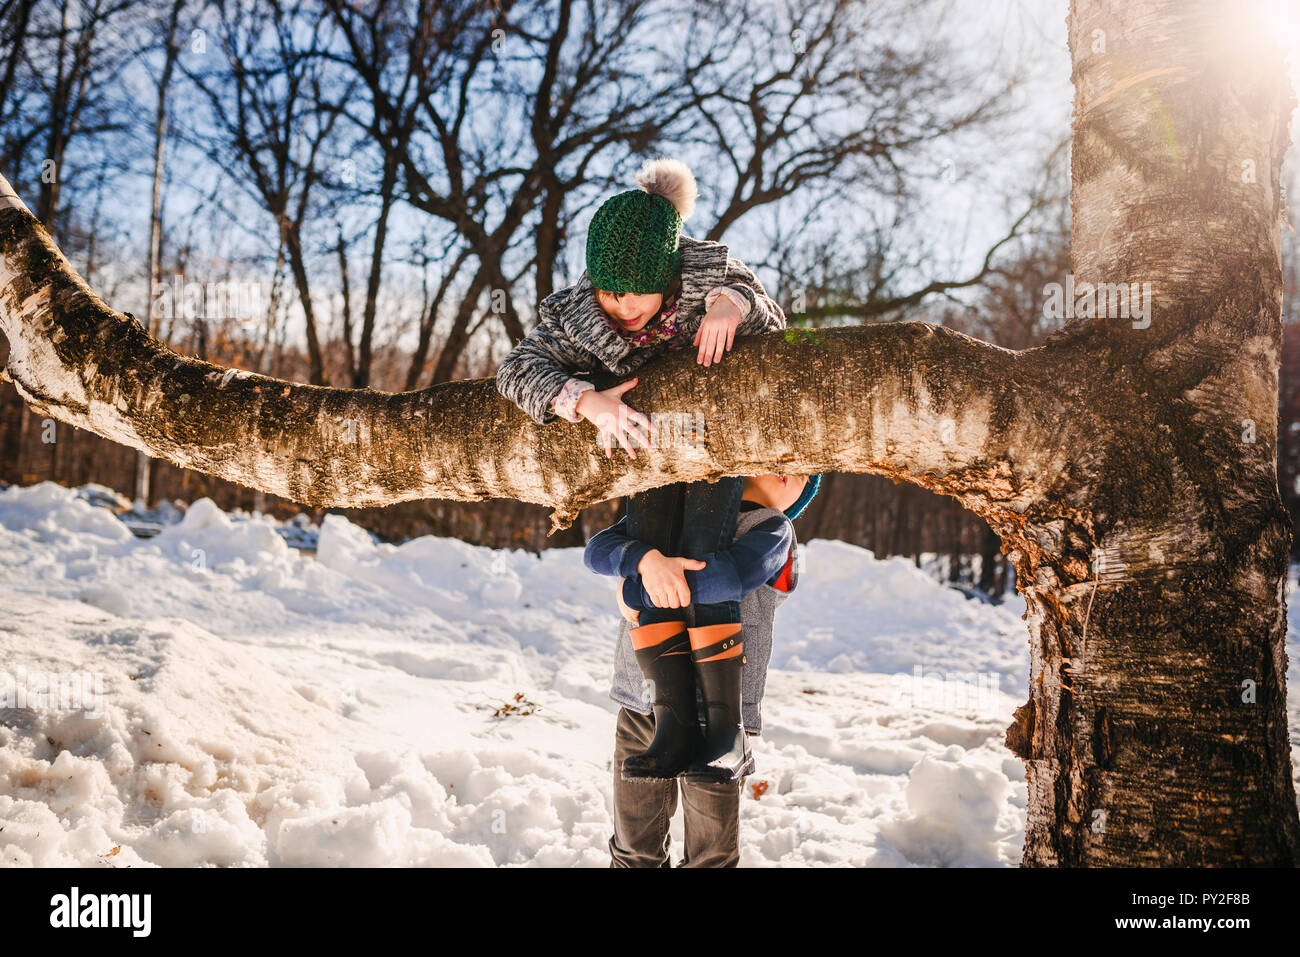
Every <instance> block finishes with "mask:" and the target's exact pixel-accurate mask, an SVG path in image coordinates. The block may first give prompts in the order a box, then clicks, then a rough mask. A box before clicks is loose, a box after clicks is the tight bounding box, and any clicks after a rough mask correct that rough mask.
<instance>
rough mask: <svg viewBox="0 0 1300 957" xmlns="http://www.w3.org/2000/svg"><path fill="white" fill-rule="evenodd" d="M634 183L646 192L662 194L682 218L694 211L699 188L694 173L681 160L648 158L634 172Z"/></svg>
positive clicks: (686, 217)
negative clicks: (637, 170)
mask: <svg viewBox="0 0 1300 957" xmlns="http://www.w3.org/2000/svg"><path fill="white" fill-rule="evenodd" d="M636 184H637V185H638V186H640V187H641V188H642V189H643V190H645V191H646V192H647V193H651V194H653V195H655V196H662V197H663V198H664V199H666V200H668V202H670V203H672V204H673V206H674V207H675V208H676V209H677V212H678V213H680V214H681V217H682V219H690V217H691V213H693V212H695V200H696V199H698V198H699V195H700V190H699V187H698V186H696V185H695V174H694V173H692V172H691V169H690V167H689V166H687V165H686V164H685V163H683V162H682V161H681V160H675V159H657V160H650V161H649V162H647V163H646V164H645V165H644V166H642V167H641V172H639V173H637V174H636Z"/></svg>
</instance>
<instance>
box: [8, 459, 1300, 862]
mask: <svg viewBox="0 0 1300 957" xmlns="http://www.w3.org/2000/svg"><path fill="white" fill-rule="evenodd" d="M90 498H91V499H93V498H94V496H90ZM291 537H292V536H291ZM0 608H3V615H2V616H0V863H3V864H5V865H10V866H21V865H32V864H35V865H75V864H81V865H91V866H128V865H129V866H148V865H163V866H175V865H201V864H208V865H214V864H215V865H268V864H270V865H387V864H397V865H427V864H433V865H483V866H492V865H520V864H534V865H588V866H606V865H607V864H608V860H609V858H608V851H607V846H606V841H607V840H608V837H609V834H610V784H611V774H612V771H611V762H610V757H611V752H612V746H613V728H614V716H615V712H616V707H615V705H614V704H613V703H612V702H611V701H610V700H609V698H608V696H607V695H608V686H609V676H610V670H611V659H612V651H613V642H614V635H615V634H616V625H617V619H616V617H615V616H616V612H615V610H614V604H613V585H612V583H611V582H609V581H602V580H599V579H596V578H593V576H591V575H590V574H589V573H588V572H587V571H586V570H585V569H584V568H583V566H582V560H581V554H580V552H579V550H576V549H554V550H550V551H547V552H546V553H544V554H543V555H542V557H540V558H538V557H537V556H534V555H530V554H527V553H524V552H500V551H493V550H491V549H487V548H477V547H473V546H470V545H466V544H464V543H461V542H458V541H455V540H452V539H440V538H419V539H415V540H412V541H410V542H407V543H406V544H403V545H400V546H392V545H384V544H377V543H375V542H374V541H373V539H372V537H371V536H370V535H369V534H368V533H367V532H365V531H363V530H362V529H360V528H359V527H357V526H355V525H352V524H350V523H349V522H347V521H346V520H345V519H342V518H340V517H337V516H329V517H328V518H327V519H326V520H325V522H324V523H323V525H322V527H321V529H320V534H319V539H318V541H317V552H316V555H315V557H314V558H312V557H309V556H306V555H304V554H301V553H300V552H298V551H295V550H294V549H292V548H290V547H289V545H288V544H286V541H285V537H284V535H283V528H282V527H281V526H277V525H276V523H274V522H273V521H271V520H270V519H260V518H259V519H248V518H235V517H232V516H230V515H227V514H225V513H223V512H222V511H220V510H219V509H218V508H216V507H215V506H214V505H213V504H212V503H211V502H208V501H200V502H196V503H194V504H193V505H192V506H191V507H190V508H189V509H188V511H187V512H186V513H185V515H184V518H183V519H181V520H180V521H179V522H176V523H174V524H166V525H165V526H163V527H162V530H161V532H160V533H159V534H157V536H156V537H153V538H150V539H147V540H142V539H138V538H136V537H134V536H132V535H131V533H130V532H129V530H128V529H127V526H126V525H125V524H123V522H122V521H120V520H119V519H118V518H117V517H116V516H115V515H114V514H113V513H112V512H111V511H109V510H106V509H104V508H99V507H95V506H93V505H92V504H90V502H89V501H87V500H86V498H85V497H78V496H77V494H76V493H75V492H73V491H69V490H67V489H63V488H60V487H58V486H54V485H49V484H45V485H39V486H33V487H30V488H11V489H8V490H6V491H4V492H0ZM1022 610H1023V606H1022V605H1021V604H1020V603H1019V601H1018V600H1016V601H1014V602H1009V603H1008V604H1007V605H1004V606H1001V607H997V606H991V605H987V604H982V603H980V602H978V601H975V600H969V599H966V598H964V597H963V596H962V595H961V594H959V593H958V592H956V591H953V590H951V589H947V588H944V587H942V586H940V585H938V584H936V583H935V582H934V581H933V580H932V579H930V578H928V577H927V576H926V575H924V574H923V573H922V572H920V571H918V570H917V569H916V568H915V567H914V566H912V565H911V563H909V562H907V561H905V560H902V559H895V560H890V561H877V560H876V559H874V558H873V557H872V555H871V554H870V553H869V552H867V551H864V550H862V549H860V548H855V547H853V546H849V545H844V544H841V543H837V542H827V541H814V542H812V543H810V544H809V545H808V546H807V547H806V552H805V555H804V578H803V581H802V583H801V586H800V588H799V589H798V590H797V592H796V593H795V594H794V596H793V597H792V598H791V599H790V601H789V602H787V603H786V605H785V607H784V608H783V609H782V610H781V612H780V614H779V616H778V620H777V630H776V648H775V652H774V657H773V671H772V673H771V675H770V678H769V684H768V697H767V699H766V701H765V703H764V719H765V733H764V735H763V737H762V738H761V739H760V740H759V741H758V742H757V748H756V756H757V761H758V774H757V775H756V776H755V777H754V778H751V779H750V782H749V784H750V786H749V787H747V788H746V793H745V798H744V802H743V804H742V824H741V837H742V856H741V863H742V865H746V866H761V865H777V864H780V865H795V864H831V865H869V866H907V865H996V864H1012V863H1015V862H1016V861H1018V859H1019V854H1020V845H1021V840H1022V833H1023V828H1024V807H1025V783H1024V779H1023V767H1022V765H1021V763H1020V762H1019V761H1018V760H1016V759H1015V758H1014V757H1013V756H1012V755H1011V754H1010V753H1009V752H1007V751H1006V750H1005V748H1004V747H1003V745H1002V743H1001V733H1002V730H1003V729H1004V728H1005V727H1006V725H1007V724H1008V722H1009V721H1010V717H1011V712H1012V710H1013V709H1014V708H1015V707H1016V705H1017V704H1019V703H1020V702H1021V701H1023V700H1024V697H1025V693H1026V679H1027V668H1028V663H1027V662H1028V654H1027V650H1026V647H1025V646H1026V640H1027V639H1026V632H1025V629H1024V625H1023V623H1022V622H1021V621H1020V620H1019V615H1020V613H1021V611H1022ZM1290 646H1291V647H1290V650H1291V654H1292V658H1293V661H1294V659H1295V658H1296V656H1297V651H1298V650H1300V649H1298V648H1297V643H1296V632H1295V630H1294V629H1293V631H1292V634H1291V640H1290ZM1290 679H1291V684H1292V687H1297V686H1298V685H1300V674H1297V669H1296V667H1295V665H1294V664H1293V665H1292V669H1291V674H1290ZM24 699H26V700H24ZM505 706H510V707H505ZM1292 719H1293V720H1292V727H1293V728H1296V727H1300V720H1297V711H1296V709H1293V711H1292ZM673 833H674V839H675V844H676V846H678V847H680V835H681V822H680V817H679V818H678V820H677V821H675V822H674V825H673Z"/></svg>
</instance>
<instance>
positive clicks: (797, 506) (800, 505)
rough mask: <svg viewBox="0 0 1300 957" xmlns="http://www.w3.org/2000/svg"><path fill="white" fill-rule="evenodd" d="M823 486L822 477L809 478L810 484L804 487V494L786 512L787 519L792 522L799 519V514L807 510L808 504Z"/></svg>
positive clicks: (811, 476)
mask: <svg viewBox="0 0 1300 957" xmlns="http://www.w3.org/2000/svg"><path fill="white" fill-rule="evenodd" d="M821 484H822V477H821V476H820V475H810V476H808V484H807V485H805V486H804V487H803V494H802V495H800V496H799V498H798V499H796V500H795V503H794V504H793V505H791V506H790V507H789V508H787V509H786V510H785V515H786V518H788V519H790V521H792V522H793V521H794V520H795V519H796V518H798V517H799V513H800V512H802V511H803V510H804V509H805V508H807V507H808V503H809V502H811V501H812V500H813V496H814V495H816V494H817V489H818V487H819V486H820V485H821Z"/></svg>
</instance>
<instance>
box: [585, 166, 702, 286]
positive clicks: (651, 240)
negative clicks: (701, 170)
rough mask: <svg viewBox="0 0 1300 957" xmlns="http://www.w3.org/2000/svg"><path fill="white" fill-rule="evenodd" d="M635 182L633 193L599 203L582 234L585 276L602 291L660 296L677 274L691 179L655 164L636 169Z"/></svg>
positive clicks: (691, 204) (691, 200) (682, 169)
mask: <svg viewBox="0 0 1300 957" xmlns="http://www.w3.org/2000/svg"><path fill="white" fill-rule="evenodd" d="M636 182H637V185H638V186H639V187H640V188H639V189H629V190H625V191H624V192H621V193H618V194H617V195H615V196H611V197H610V198H609V199H607V200H605V202H604V203H602V204H601V206H600V209H598V210H596V215H595V216H593V217H592V218H591V225H590V227H588V229H587V277H588V278H589V279H590V280H591V285H592V286H593V287H594V288H596V289H600V290H603V291H605V292H615V293H633V294H638V295H643V294H647V293H656V292H658V293H662V292H664V291H665V290H666V289H667V288H668V287H669V286H670V285H671V284H672V281H673V280H674V279H675V278H677V276H678V275H679V274H680V273H681V268H682V253H681V249H680V240H681V235H682V222H683V221H684V220H685V219H686V218H687V217H689V216H690V215H691V212H692V211H693V210H694V208H695V199H696V197H697V196H698V195H699V191H698V190H697V189H696V186H695V177H694V175H692V173H691V171H690V170H689V169H688V168H687V167H686V165H685V164H684V163H681V162H679V161H678V160H674V159H661V160H653V161H651V162H649V163H646V164H645V166H643V167H641V172H640V173H638V174H637V178H636Z"/></svg>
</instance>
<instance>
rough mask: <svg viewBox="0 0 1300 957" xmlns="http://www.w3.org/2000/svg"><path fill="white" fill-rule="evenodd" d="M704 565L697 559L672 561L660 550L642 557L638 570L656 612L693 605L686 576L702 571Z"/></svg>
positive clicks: (676, 559)
mask: <svg viewBox="0 0 1300 957" xmlns="http://www.w3.org/2000/svg"><path fill="white" fill-rule="evenodd" d="M704 565H705V563H704V562H702V561H699V560H698V559H695V558H669V557H668V556H667V555H665V554H664V553H663V552H661V551H659V549H657V548H652V549H650V551H648V552H646V553H645V555H644V556H642V558H641V561H640V563H639V564H638V565H637V566H636V570H637V573H638V574H640V576H641V584H642V586H643V587H644V588H645V590H646V594H647V595H649V596H650V600H651V601H652V602H654V606H655V607H656V608H685V607H686V606H687V605H689V604H690V603H691V588H690V586H689V585H687V584H686V575H685V572H686V571H688V570H690V571H695V572H697V571H699V570H700V569H701V568H703V567H704Z"/></svg>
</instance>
